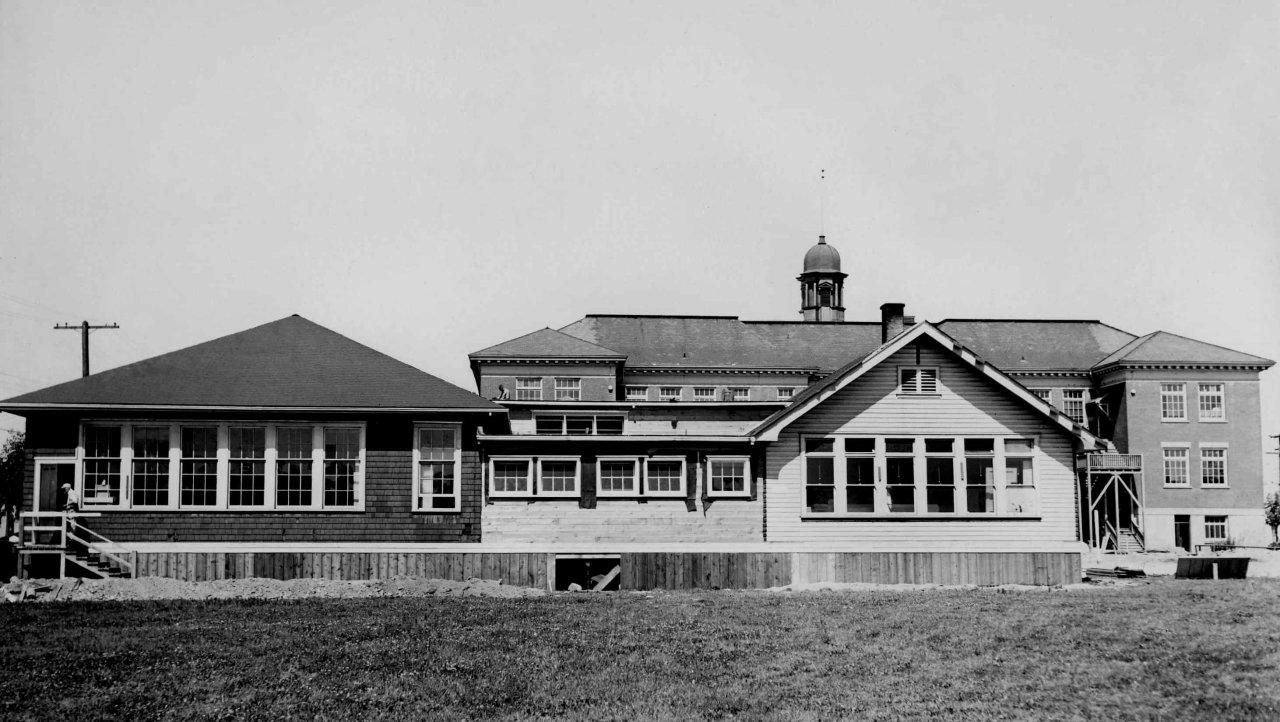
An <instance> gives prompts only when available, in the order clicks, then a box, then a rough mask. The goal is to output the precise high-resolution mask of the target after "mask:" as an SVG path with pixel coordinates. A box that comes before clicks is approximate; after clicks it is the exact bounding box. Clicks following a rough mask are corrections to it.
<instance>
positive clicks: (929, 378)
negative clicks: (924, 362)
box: [898, 367, 938, 396]
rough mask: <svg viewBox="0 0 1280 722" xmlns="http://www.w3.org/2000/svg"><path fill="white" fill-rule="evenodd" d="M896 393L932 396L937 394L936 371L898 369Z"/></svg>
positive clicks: (917, 368) (931, 369)
mask: <svg viewBox="0 0 1280 722" xmlns="http://www.w3.org/2000/svg"><path fill="white" fill-rule="evenodd" d="M898 393H900V394H908V395H915V396H933V395H935V394H937V393H938V369H935V368H925V367H912V368H900V369H898Z"/></svg>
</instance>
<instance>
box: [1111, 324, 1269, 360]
mask: <svg viewBox="0 0 1280 722" xmlns="http://www.w3.org/2000/svg"><path fill="white" fill-rule="evenodd" d="M1115 363H1157V364H1159V363H1173V364H1192V365H1195V364H1208V365H1218V364H1227V365H1241V366H1271V365H1272V364H1274V363H1275V362H1274V361H1272V360H1270V359H1265V358H1262V357H1261V356H1254V355H1252V354H1247V353H1241V352H1240V351H1232V350H1231V349H1229V348H1223V347H1222V346H1214V345H1213V344H1210V343H1205V342H1203V341H1197V340H1195V339H1192V338H1187V337H1186V336H1179V335H1177V334H1175V333H1169V332H1168V331H1156V332H1154V333H1149V334H1147V335H1146V336H1142V337H1141V338H1136V339H1134V340H1133V341H1131V342H1129V343H1127V344H1125V345H1124V346H1122V347H1120V348H1119V349H1116V351H1115V352H1114V353H1112V354H1111V355H1109V356H1107V357H1106V358H1104V359H1102V360H1101V361H1099V362H1098V366H1100V367H1101V366H1109V365H1111V364H1115Z"/></svg>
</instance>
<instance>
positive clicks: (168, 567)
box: [137, 552, 548, 589]
mask: <svg viewBox="0 0 1280 722" xmlns="http://www.w3.org/2000/svg"><path fill="white" fill-rule="evenodd" d="M547 559H548V555H546V554H535V553H528V554H488V553H457V554H454V553H438V552H435V553H413V552H405V553H395V552H333V553H329V552H323V553H322V552H290V553H286V552H270V553H262V552H257V553H248V552H229V553H153V552H146V553H139V554H138V568H137V575H138V576H140V577H171V578H173V579H181V580H183V581H190V582H203V581H211V580H215V579H248V578H251V577H259V578H264V579H344V580H360V579H389V578H391V577H396V576H408V577H418V578H423V579H448V580H453V581H464V580H467V579H472V578H479V579H497V580H501V581H502V583H503V584H510V585H513V586H521V587H535V588H540V589H545V588H547Z"/></svg>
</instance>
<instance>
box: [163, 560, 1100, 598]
mask: <svg viewBox="0 0 1280 722" xmlns="http://www.w3.org/2000/svg"><path fill="white" fill-rule="evenodd" d="M620 556H621V563H622V572H621V576H620V578H619V587H620V588H621V589H624V590H644V589H767V588H769V587H780V586H785V585H788V584H801V585H803V584H822V583H833V584H852V583H862V584H947V585H956V584H978V585H995V584H1032V585H1040V586H1044V585H1059V584H1074V583H1076V582H1079V581H1080V576H1081V564H1080V555H1079V554H1076V553H1070V552H1004V553H988V552H778V553H760V552H742V553H731V552H719V553H710V552H708V553H696V552H692V553H691V552H636V553H626V554H622V555H620ZM138 576H150V577H172V578H175V579H181V580H184V581H192V582H196V581H212V580H216V579H246V578H249V577H261V578H267V579H282V580H288V579H345V580H366V579H389V578H391V577H395V576H411V577H420V578H427V579H447V580H452V581H464V580H467V579H471V578H480V579H498V580H501V581H502V583H503V584H510V585H514V586H521V587H534V588H539V589H554V588H555V555H554V554H548V553H545V552H539V553H502V554H493V553H482V552H422V553H387V552H366V553H359V552H347V553H330V552H302V553H297V552H290V553H285V552H269V553H264V552H255V553H248V552H244V553H156V552H144V553H139V554H138Z"/></svg>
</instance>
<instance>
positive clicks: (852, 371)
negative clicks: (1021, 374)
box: [749, 321, 1108, 449]
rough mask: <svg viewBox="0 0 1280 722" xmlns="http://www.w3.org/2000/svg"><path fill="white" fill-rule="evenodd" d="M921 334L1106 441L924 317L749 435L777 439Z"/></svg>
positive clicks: (1091, 441) (1070, 428) (1084, 435)
mask: <svg viewBox="0 0 1280 722" xmlns="http://www.w3.org/2000/svg"><path fill="white" fill-rule="evenodd" d="M921 336H928V337H929V338H931V339H933V340H934V341H936V342H937V343H938V344H939V345H940V346H942V347H943V348H945V349H948V350H950V351H951V352H952V353H953V354H955V355H956V356H958V357H959V358H960V360H961V361H963V362H964V363H966V364H968V365H969V366H970V367H972V368H973V369H974V370H975V371H977V372H978V373H980V374H982V375H984V376H986V377H987V378H989V379H991V380H992V381H994V382H996V383H997V384H998V385H1000V386H1001V387H1003V388H1004V389H1005V390H1006V391H1008V392H1010V393H1012V394H1013V395H1014V396H1017V397H1018V398H1020V399H1022V400H1023V401H1025V402H1027V403H1028V404H1029V405H1030V406H1032V407H1033V408H1035V409H1038V410H1039V411H1040V412H1041V413H1042V414H1044V415H1045V416H1047V417H1048V418H1049V419H1050V420H1052V421H1053V422H1054V423H1055V424H1057V425H1058V426H1060V427H1061V428H1062V429H1063V430H1065V431H1067V432H1068V433H1070V434H1072V435H1073V436H1075V437H1077V438H1078V439H1080V441H1081V442H1082V443H1083V444H1084V446H1085V448H1086V449H1093V448H1097V447H1100V446H1106V445H1107V443H1108V442H1105V441H1104V440H1103V439H1100V438H1099V437H1097V436H1095V435H1094V434H1092V433H1091V432H1089V431H1088V430H1087V429H1085V428H1084V427H1083V426H1081V425H1080V424H1077V423H1076V422H1074V421H1072V420H1071V419H1070V418H1068V417H1067V416H1066V415H1065V414H1063V413H1062V412H1061V411H1060V410H1058V409H1057V408H1056V407H1054V406H1053V405H1052V404H1050V403H1049V402H1048V401H1045V400H1043V399H1041V398H1040V397H1038V396H1036V395H1035V394H1033V393H1031V392H1030V391H1029V390H1027V388H1026V387H1024V386H1023V385H1022V384H1020V383H1018V382H1017V381H1014V380H1013V379H1012V378H1011V377H1010V376H1009V375H1008V374H1006V373H1004V372H1003V371H1001V370H1000V369H998V368H996V367H995V366H992V365H991V364H989V363H987V362H986V361H984V360H982V359H981V358H980V357H979V356H978V355H977V354H975V353H974V352H973V351H970V350H969V349H967V348H965V347H964V346H962V345H961V344H960V343H959V342H958V341H956V340H955V339H953V338H951V337H950V336H948V335H946V334H945V333H943V332H942V331H940V330H938V329H937V328H936V327H935V326H934V325H933V324H931V323H929V322H927V321H924V322H921V323H918V324H916V325H915V326H912V327H911V328H909V329H907V330H906V331H903V332H902V333H900V334H898V336H897V337H896V338H894V339H892V340H890V341H889V342H888V343H885V344H884V345H882V346H880V348H878V349H876V350H875V351H873V352H871V353H870V354H868V355H867V356H866V357H865V358H862V359H859V360H858V361H855V362H854V363H852V364H849V365H848V366H846V367H845V368H843V369H841V370H840V371H837V372H836V373H835V374H832V375H831V377H829V378H828V379H827V380H825V381H823V382H822V383H821V384H819V385H818V386H817V387H814V389H813V392H812V393H811V394H810V395H808V396H804V397H802V398H800V399H797V400H796V401H794V402H792V405H791V406H789V407H787V408H785V409H783V410H782V411H779V412H778V413H777V414H774V415H773V416H771V417H769V418H768V419H765V420H764V421H763V422H761V423H760V424H759V425H758V426H756V427H755V428H754V429H752V430H751V431H750V432H749V435H750V436H751V438H753V439H755V440H757V441H777V440H778V435H779V434H780V433H781V432H782V429H784V428H785V427H787V426H788V425H790V424H791V423H792V422H794V421H796V420H797V419H799V418H800V417H802V416H804V415H805V414H807V413H809V412H810V411H812V410H813V409H814V408H815V407H817V406H818V405H820V404H822V403H823V402H825V401H826V400H827V399H830V398H831V397H832V396H834V395H835V394H836V393H837V392H839V391H840V390H841V389H843V388H844V387H846V386H848V385H849V384H850V383H852V382H854V381H855V380H857V379H858V378H860V377H861V376H862V375H863V374H865V373H866V372H867V371H870V370H871V369H873V368H875V367H876V366H878V365H880V364H881V363H883V362H884V361H885V360H887V359H889V358H890V357H892V356H893V355H894V354H896V353H898V352H899V351H901V350H902V349H903V348H905V347H906V346H907V345H908V344H910V343H912V342H914V341H916V340H917V339H919V338H920V337H921Z"/></svg>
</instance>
